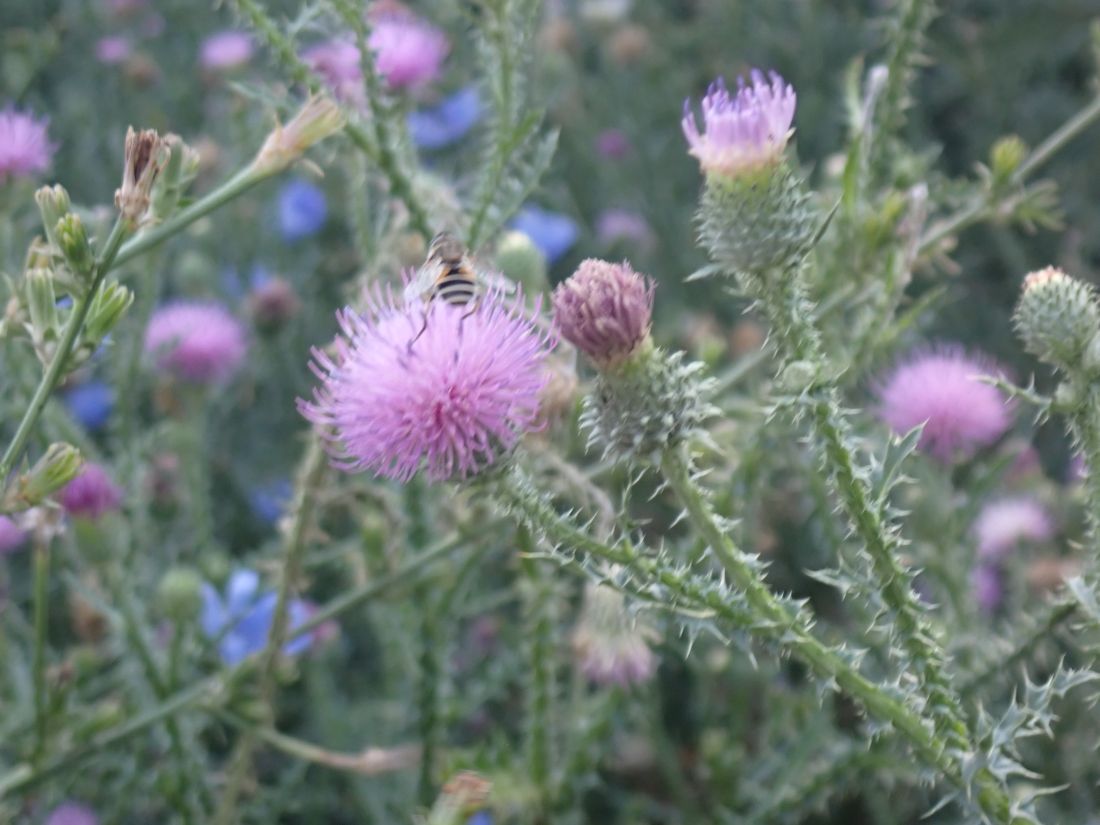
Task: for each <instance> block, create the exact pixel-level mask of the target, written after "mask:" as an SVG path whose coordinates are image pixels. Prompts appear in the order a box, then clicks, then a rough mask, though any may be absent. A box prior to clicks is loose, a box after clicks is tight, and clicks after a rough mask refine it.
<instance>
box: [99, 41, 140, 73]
mask: <svg viewBox="0 0 1100 825" xmlns="http://www.w3.org/2000/svg"><path fill="white" fill-rule="evenodd" d="M133 51H134V49H133V46H132V45H131V43H130V40H129V39H128V38H126V37H121V36H119V35H111V36H110V37H101V38H99V40H97V41H96V44H95V59H96V60H98V61H99V62H100V63H105V64H107V65H108V66H113V65H115V64H116V63H122V62H123V61H125V60H127V59H128V58H129V57H130V55H131V54H132V53H133Z"/></svg>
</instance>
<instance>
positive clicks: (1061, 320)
mask: <svg viewBox="0 0 1100 825" xmlns="http://www.w3.org/2000/svg"><path fill="white" fill-rule="evenodd" d="M1013 322H1014V323H1015V326H1016V331H1017V332H1018V333H1019V335H1020V338H1021V340H1022V341H1023V343H1024V347H1025V348H1026V349H1027V350H1028V352H1030V353H1032V354H1033V355H1036V356H1038V357H1039V358H1041V359H1042V360H1044V361H1046V362H1048V363H1050V364H1053V365H1054V366H1057V367H1061V368H1062V369H1064V370H1067V371H1069V372H1072V371H1074V370H1079V369H1081V367H1082V363H1081V359H1082V357H1083V356H1084V354H1085V350H1086V348H1087V347H1088V346H1089V344H1090V342H1091V341H1092V340H1093V338H1094V337H1095V336H1096V334H1097V332H1100V306H1098V305H1097V301H1096V292H1095V290H1093V288H1092V287H1091V286H1089V285H1088V284H1086V283H1084V282H1082V281H1078V280H1077V279H1075V278H1071V277H1069V276H1068V275H1066V273H1064V272H1063V271H1062V270H1060V269H1056V268H1054V267H1047V268H1046V269H1041V270H1039V271H1038V272H1032V273H1031V274H1030V275H1028V276H1027V278H1025V279H1024V289H1023V293H1022V294H1021V295H1020V301H1019V303H1018V304H1017V305H1016V312H1015V314H1014V315H1013Z"/></svg>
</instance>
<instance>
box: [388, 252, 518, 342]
mask: <svg viewBox="0 0 1100 825" xmlns="http://www.w3.org/2000/svg"><path fill="white" fill-rule="evenodd" d="M483 280H484V279H483V277H482V276H481V275H480V273H479V272H478V270H477V268H476V267H475V266H474V264H473V262H472V261H471V260H470V255H469V253H468V252H467V250H466V247H465V246H464V245H463V244H462V241H460V240H459V239H458V238H456V237H455V236H454V235H452V234H451V233H449V232H440V233H439V234H438V235H436V236H435V237H434V238H432V242H431V245H429V247H428V254H427V257H426V258H425V259H424V263H423V264H421V265H420V268H419V269H417V270H416V273H415V274H414V275H413V277H412V279H411V280H410V281H409V283H408V285H407V286H406V287H405V301H406V302H408V301H414V300H418V299H419V300H420V301H423V303H424V325H423V326H422V327H421V328H420V332H418V333H417V334H416V337H415V338H413V339H412V341H410V342H409V346H410V347H411V346H412V345H413V344H415V343H416V342H417V340H418V339H419V338H420V336H421V335H423V334H424V330H426V329H427V328H428V309H429V307H431V305H432V301H434V300H436V299H438V300H440V301H443V302H444V303H447V304H452V305H454V306H465V307H469V309H468V310H467V312H466V314H465V315H463V316H462V317H463V318H467V317H469V316H470V315H472V314H473V313H474V312H475V311H476V310H477V302H478V301H479V300H480V299H481V296H482V294H483V292H484V288H485V285H484V283H483ZM500 280H501V281H503V282H504V284H505V287H506V288H507V287H509V286H511V284H510V283H509V282H507V280H506V279H503V278H501V279H500ZM494 285H495V281H494Z"/></svg>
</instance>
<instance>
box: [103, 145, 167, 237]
mask: <svg viewBox="0 0 1100 825" xmlns="http://www.w3.org/2000/svg"><path fill="white" fill-rule="evenodd" d="M168 157H169V149H168V147H167V145H166V144H165V142H164V139H163V138H162V137H161V136H160V135H158V134H157V133H156V131H155V130H153V129H143V130H142V131H140V132H135V131H134V128H133V127H132V126H131V127H130V128H129V129H128V130H127V132H126V148H125V150H124V152H123V165H122V186H121V187H119V188H118V189H117V190H116V191H115V206H116V207H118V210H119V212H120V213H121V214H122V218H123V220H125V221H126V222H127V223H128V224H130V226H131V228H135V227H137V225H138V223H140V221H141V219H142V217H143V216H144V215H145V213H146V211H147V210H148V209H149V200H150V194H151V193H152V191H153V184H155V183H156V181H157V178H158V177H159V176H160V173H161V170H163V168H164V166H165V164H166V163H167V162H168Z"/></svg>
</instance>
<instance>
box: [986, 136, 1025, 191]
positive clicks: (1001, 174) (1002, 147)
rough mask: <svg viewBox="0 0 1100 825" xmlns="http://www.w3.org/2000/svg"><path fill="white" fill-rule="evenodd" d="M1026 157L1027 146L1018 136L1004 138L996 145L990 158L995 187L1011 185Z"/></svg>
mask: <svg viewBox="0 0 1100 825" xmlns="http://www.w3.org/2000/svg"><path fill="white" fill-rule="evenodd" d="M1026 157H1027V144H1026V143H1024V142H1023V140H1021V139H1020V138H1019V137H1018V136H1016V135H1009V136H1007V137H1003V138H1001V139H1000V140H998V141H997V142H996V143H994V144H993V149H992V151H991V152H990V157H989V167H990V172H992V174H993V186H994V187H995V188H1002V187H1004V186H1007V185H1008V184H1010V183H1011V182H1012V178H1013V176H1014V175H1015V174H1016V170H1018V169H1019V168H1020V164H1022V163H1023V162H1024V158H1026Z"/></svg>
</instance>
